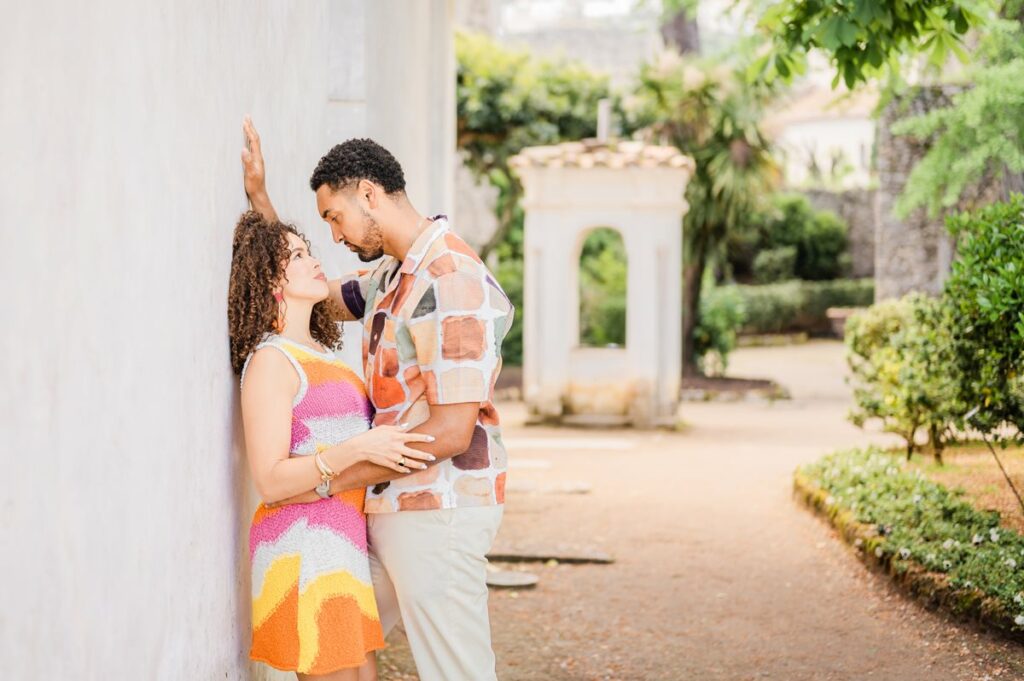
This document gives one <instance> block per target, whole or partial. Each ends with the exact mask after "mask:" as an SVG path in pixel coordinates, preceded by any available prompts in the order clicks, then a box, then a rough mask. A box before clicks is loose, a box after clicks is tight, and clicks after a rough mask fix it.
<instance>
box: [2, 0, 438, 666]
mask: <svg viewBox="0 0 1024 681" xmlns="http://www.w3.org/2000/svg"><path fill="white" fill-rule="evenodd" d="M450 13H451V8H450V6H449V4H448V3H446V2H443V0H437V1H434V2H423V1H420V0H394V1H390V2H387V3H363V2H358V1H356V0H345V1H339V2H331V3H328V2H327V1H326V0H321V1H317V2H314V1H312V0H311V1H309V2H294V3H285V2H268V1H262V2H242V1H241V0H231V1H225V2H216V3H210V2H199V1H198V0H177V1H176V2H144V3H140V2H128V1H124V2H118V1H116V0H101V1H98V2H93V3H77V4H75V3H60V4H57V3H50V4H45V3H44V4H40V3H5V4H4V8H3V20H2V21H0V148H2V152H0V168H2V176H0V177H2V181H0V228H2V229H0V239H2V242H0V258H2V262H0V277H2V279H0V281H2V285H3V291H4V296H3V297H4V304H3V310H4V312H3V318H4V321H3V333H2V335H0V339H2V360H0V383H2V385H3V391H2V393H0V395H2V404H0V443H2V447H3V462H4V471H3V476H2V481H3V482H2V487H0V555H2V561H0V566H2V567H0V603H3V607H2V608H0V678H5V679H18V680H19V681H21V680H27V679H122V678H124V679H128V678H131V679H138V678H143V679H190V680H191V679H244V678H267V677H268V673H267V672H266V669H265V668H260V667H257V666H253V667H250V664H249V662H248V660H247V658H246V653H247V650H248V635H249V633H248V627H249V621H248V613H249V595H248V589H249V577H248V551H247V539H246V530H247V526H248V518H249V515H250V513H251V510H252V508H253V506H254V504H255V499H254V496H253V494H252V492H251V486H250V483H249V481H248V476H247V472H246V467H245V460H244V455H243V451H242V449H241V446H240V439H239V428H238V414H237V408H238V407H237V382H236V379H235V377H234V376H233V375H232V374H231V371H230V368H229V365H228V349H227V338H226V313H225V300H226V290H227V278H228V269H229V265H230V262H229V261H230V247H231V245H230V239H231V230H232V227H233V225H234V221H235V219H236V218H237V216H238V214H239V213H240V212H241V211H242V210H244V209H245V208H246V202H245V198H244V196H243V193H242V188H241V181H240V173H239V151H240V149H241V145H242V137H241V132H240V122H241V119H242V116H243V114H245V113H251V114H252V115H253V116H254V118H255V120H256V122H257V124H258V125H259V128H260V130H261V132H262V133H263V136H264V140H265V153H266V155H267V159H268V164H269V183H270V188H271V191H272V194H273V197H274V199H275V203H276V204H277V207H278V210H279V213H280V214H281V215H282V217H284V218H286V219H290V220H293V221H295V222H297V223H298V224H299V226H300V227H301V228H304V229H305V230H306V231H307V233H308V234H309V235H310V236H311V237H312V238H313V241H314V246H315V247H316V248H318V249H319V251H320V254H321V255H323V256H325V259H326V261H327V263H326V265H327V269H328V271H329V272H335V273H336V272H339V271H341V270H346V269H349V268H350V267H352V266H353V265H354V262H353V259H352V257H351V256H350V255H349V254H347V253H339V251H337V250H335V249H332V247H331V245H330V244H329V243H328V242H327V240H326V238H325V236H326V227H325V226H324V225H323V223H322V221H320V220H319V219H318V218H317V216H316V211H315V205H314V202H313V196H312V193H311V192H310V191H309V189H308V187H307V186H306V182H307V179H308V177H309V173H310V171H311V170H312V168H313V166H314V165H315V164H316V161H317V160H318V158H319V157H320V155H321V154H322V153H323V152H324V151H325V150H326V149H327V148H328V147H329V146H330V145H331V144H332V143H334V142H337V141H340V140H341V139H343V138H345V137H349V136H352V135H367V134H369V135H375V136H379V137H381V138H382V141H383V142H385V144H388V145H389V146H391V148H392V150H393V151H395V153H396V155H397V156H398V157H399V159H400V160H401V161H403V162H404V163H405V164H406V166H407V170H408V175H409V182H410V185H411V186H412V187H414V192H413V196H414V199H415V200H416V201H417V202H418V203H420V204H421V205H422V207H423V209H425V210H443V209H444V208H445V205H443V204H445V203H446V202H450V193H451V177H450V176H451V173H450V167H451V163H452V154H451V151H450V150H451V147H452V146H453V144H451V143H450V141H451V139H452V135H453V133H452V132H448V131H446V130H445V128H444V126H446V125H447V124H448V123H449V122H450V121H451V120H452V116H453V111H454V109H453V107H454V104H453V102H452V101H451V99H450V97H449V94H448V92H450V90H446V88H450V87H451V82H452V74H451V70H450V68H451V60H450V26H449V17H450ZM388 32H390V33H388ZM413 35H415V36H416V37H417V39H415V40H413V39H411V38H410V37H411V36H413ZM385 36H390V37H387V38H386V39H385ZM410 65H415V68H412V67H410ZM353 331H355V330H350V331H349V338H353V336H354V333H353ZM353 351H355V352H358V341H356V342H351V343H350V349H349V351H348V354H349V355H351V353H352V352H353Z"/></svg>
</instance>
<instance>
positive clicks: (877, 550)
mask: <svg viewBox="0 0 1024 681" xmlns="http://www.w3.org/2000/svg"><path fill="white" fill-rule="evenodd" d="M883 553H885V551H883V550H882V547H881V546H876V547H875V558H881V557H882V554H883Z"/></svg>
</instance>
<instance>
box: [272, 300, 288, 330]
mask: <svg viewBox="0 0 1024 681" xmlns="http://www.w3.org/2000/svg"><path fill="white" fill-rule="evenodd" d="M274 300H276V301H277V319H275V320H274V324H273V329H274V333H284V325H285V321H284V313H285V311H286V310H287V309H288V307H287V305H285V304H284V296H283V295H281V293H280V292H279V291H274Z"/></svg>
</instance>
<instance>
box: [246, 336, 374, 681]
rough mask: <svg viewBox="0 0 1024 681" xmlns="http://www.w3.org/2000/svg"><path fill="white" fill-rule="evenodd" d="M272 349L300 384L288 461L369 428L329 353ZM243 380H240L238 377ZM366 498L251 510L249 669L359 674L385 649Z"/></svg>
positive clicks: (367, 415)
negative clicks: (260, 665)
mask: <svg viewBox="0 0 1024 681" xmlns="http://www.w3.org/2000/svg"><path fill="white" fill-rule="evenodd" d="M266 346H272V347H274V348H277V349H278V350H280V351H281V352H283V353H284V355H285V356H286V357H287V358H288V359H289V361H290V362H291V364H292V366H293V367H294V368H295V371H296V372H297V373H298V375H299V379H300V387H299V392H298V394H297V395H296V396H295V400H294V401H293V402H292V437H291V456H311V455H313V454H314V453H316V452H319V451H323V450H324V449H327V448H328V447H331V446H332V445H336V444H338V443H340V442H343V441H345V440H347V439H349V438H351V437H353V436H355V435H358V434H359V433H362V432H365V431H366V430H368V429H369V427H370V420H371V418H372V415H373V409H372V407H371V405H370V402H369V400H368V398H367V394H366V388H365V386H364V385H363V382H362V381H361V380H360V378H359V377H358V376H357V375H356V374H355V373H354V372H353V371H352V370H351V369H349V368H348V366H346V365H345V364H344V363H343V362H341V361H339V360H337V359H335V357H334V355H333V354H330V353H324V352H320V351H318V350H315V349H313V348H310V347H307V346H305V345H301V344H299V343H295V342H294V341H291V340H288V339H286V338H283V337H281V336H269V337H268V338H267V339H266V340H265V341H264V342H263V343H261V344H260V345H259V346H258V347H257V348H256V349H257V350H258V349H260V348H262V347H266ZM242 380H243V381H244V380H245V371H244V370H243V372H242ZM365 495H366V490H365V489H356V490H352V491H348V492H342V493H340V494H335V495H334V496H333V497H331V498H330V499H321V500H318V501H315V502H313V503H308V504H291V505H287V506H280V507H277V508H267V507H266V506H264V505H263V504H261V505H260V507H259V508H258V509H257V510H256V514H255V515H254V516H253V519H252V527H251V529H250V530H249V554H250V558H251V560H252V627H253V630H252V650H251V652H250V656H251V657H252V659H254V660H259V661H261V662H266V663H267V664H269V665H271V666H273V667H276V668H278V669H282V670H286V671H297V672H301V673H303V674H327V673H330V672H333V671H337V670H338V669H343V668H348V667H357V666H359V665H361V664H362V663H363V661H364V660H365V658H366V654H367V653H368V652H370V651H373V650H379V649H381V648H383V647H384V637H383V634H382V632H381V626H380V618H379V616H378V614H377V604H376V601H375V600H374V595H373V585H372V581H371V578H370V565H369V561H368V559H367V555H366V516H365V515H363V501H364V497H365Z"/></svg>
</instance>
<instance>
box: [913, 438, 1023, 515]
mask: <svg viewBox="0 0 1024 681" xmlns="http://www.w3.org/2000/svg"><path fill="white" fill-rule="evenodd" d="M994 449H995V451H996V455H997V456H998V457H999V459H1000V460H1001V461H1002V464H1003V467H1004V468H1006V472H1007V474H1008V475H1009V476H1010V479H1011V480H1012V481H1013V482H1014V485H1015V486H1016V487H1017V491H1018V492H1020V493H1021V494H1022V495H1024V449H1022V448H1020V447H1009V448H1007V449H1002V448H1000V447H999V446H998V445H996V446H995V447H994ZM943 460H944V462H945V465H942V466H939V465H937V464H935V463H934V461H933V460H932V458H931V456H929V455H915V456H914V461H915V464H916V465H917V466H919V467H920V468H921V470H922V471H924V473H925V474H926V475H927V476H928V477H930V478H931V479H932V480H935V481H936V482H940V483H942V484H943V485H946V486H947V487H950V488H954V489H955V488H960V489H962V490H964V492H965V493H966V495H967V498H968V499H970V500H971V503H972V504H974V506H976V507H977V508H981V509H991V510H994V511H999V515H1000V517H1001V519H1002V523H1001V524H1002V525H1003V527H1006V528H1008V529H1011V530H1015V531H1017V532H1019V533H1021V534H1024V513H1022V512H1021V507H1020V502H1019V501H1018V500H1017V497H1016V496H1015V495H1014V493H1013V490H1012V489H1011V488H1010V486H1009V485H1008V484H1006V478H1005V477H1003V473H1002V471H1000V470H999V464H998V463H996V460H995V459H994V458H993V457H992V453H991V452H990V451H989V449H988V448H987V447H985V445H983V444H980V443H972V444H969V445H965V446H956V447H950V448H949V449H948V450H947V451H946V452H945V453H944V454H943Z"/></svg>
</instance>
